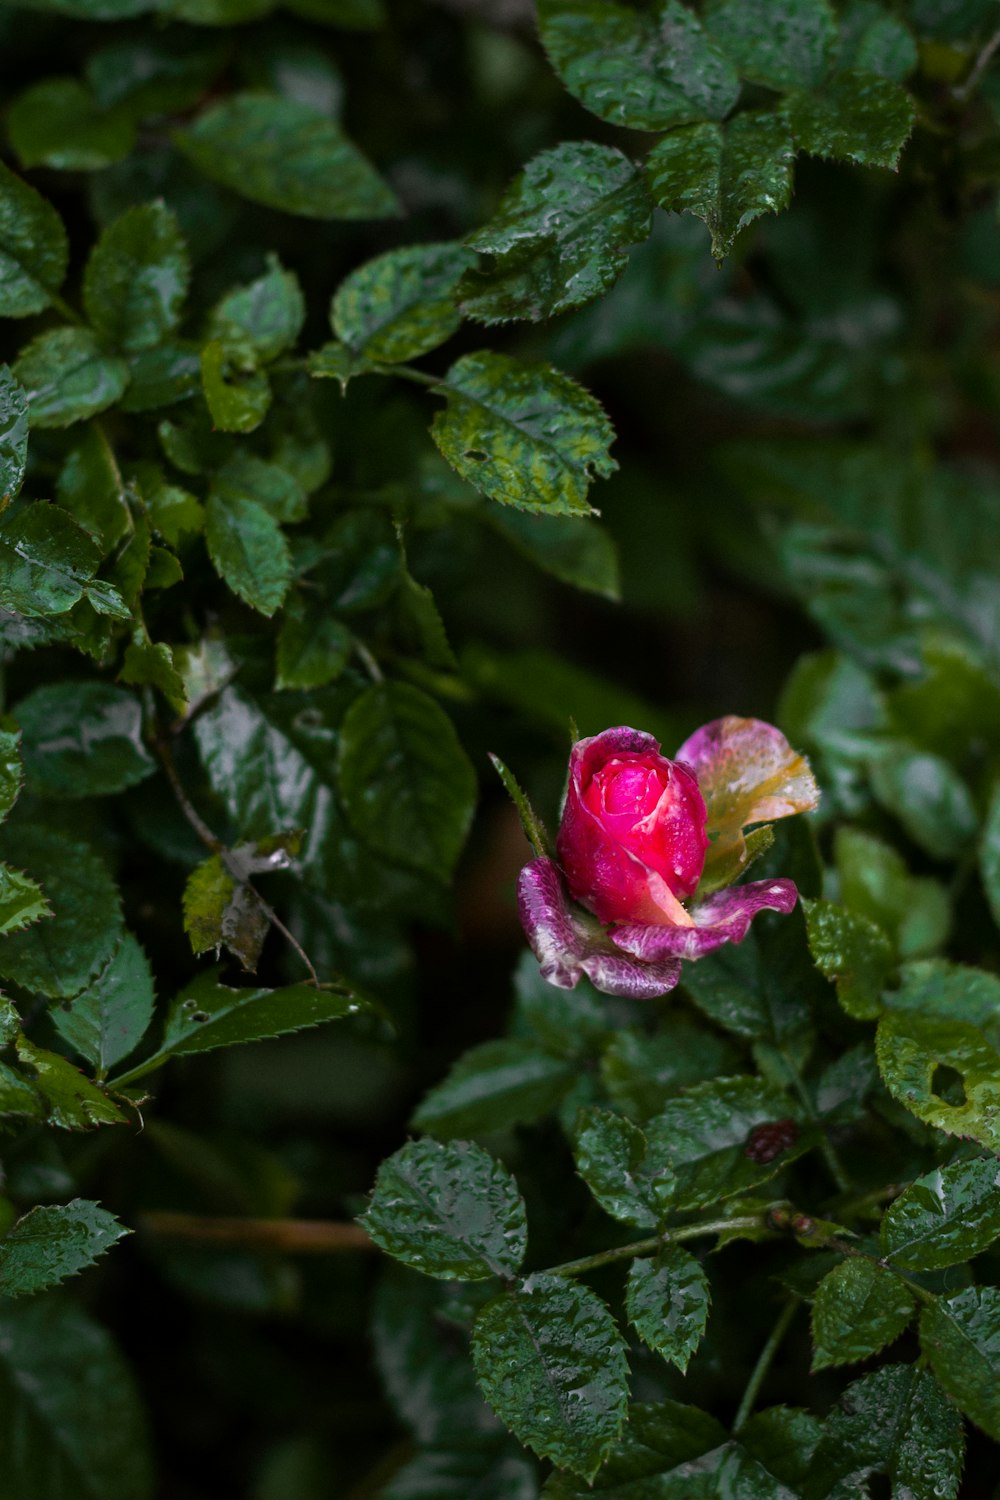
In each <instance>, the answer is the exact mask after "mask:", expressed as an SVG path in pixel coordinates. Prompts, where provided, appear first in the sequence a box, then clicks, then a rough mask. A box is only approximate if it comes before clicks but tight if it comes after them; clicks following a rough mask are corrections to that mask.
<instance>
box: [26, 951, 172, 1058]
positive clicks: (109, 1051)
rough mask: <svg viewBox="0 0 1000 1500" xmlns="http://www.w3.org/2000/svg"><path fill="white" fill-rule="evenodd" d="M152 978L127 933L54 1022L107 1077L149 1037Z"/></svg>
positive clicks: (60, 1008) (54, 1012)
mask: <svg viewBox="0 0 1000 1500" xmlns="http://www.w3.org/2000/svg"><path fill="white" fill-rule="evenodd" d="M154 1002H155V994H154V990H153V974H152V970H151V969H150V966H149V959H148V958H147V957H146V955H145V953H144V952H143V950H142V948H141V947H140V946H139V943H138V942H137V941H136V939H135V938H134V937H133V936H132V934H131V933H130V932H126V934H125V936H124V937H123V938H122V940H121V942H120V943H119V944H118V947H117V948H116V949H115V951H114V953H112V955H111V957H110V958H109V959H108V962H107V963H106V964H105V966H104V968H103V969H101V970H100V971H99V973H97V974H96V975H95V976H94V978H93V979H92V980H91V981H90V983H89V984H88V985H87V988H86V989H85V990H84V991H83V993H82V994H80V995H77V996H76V997H75V999H73V1000H72V1001H71V1002H70V1004H69V1005H68V1006H65V1007H64V1006H59V1005H57V1006H54V1007H53V1009H52V1011H51V1016H52V1020H53V1022H54V1023H55V1026H56V1029H57V1030H58V1031H59V1034H60V1035H61V1036H62V1037H64V1038H65V1039H66V1041H67V1042H69V1044H70V1046H71V1047H73V1048H75V1050H76V1051H77V1052H78V1053H79V1054H80V1056H81V1057H83V1058H84V1059H85V1060H86V1061H87V1062H89V1063H90V1064H91V1065H92V1066H93V1067H94V1068H96V1069H97V1071H98V1074H99V1076H100V1077H102V1078H103V1077H104V1076H106V1074H107V1073H108V1071H109V1069H111V1068H112V1067H114V1065H115V1063H117V1062H121V1060H122V1058H123V1057H127V1056H128V1055H129V1053H130V1052H132V1051H133V1050H134V1048H136V1047H137V1046H138V1045H139V1043H140V1042H141V1041H142V1038H143V1037H144V1036H145V1034H146V1031H147V1029H148V1027H149V1024H150V1022H151V1021H152V1019H153V1006H154Z"/></svg>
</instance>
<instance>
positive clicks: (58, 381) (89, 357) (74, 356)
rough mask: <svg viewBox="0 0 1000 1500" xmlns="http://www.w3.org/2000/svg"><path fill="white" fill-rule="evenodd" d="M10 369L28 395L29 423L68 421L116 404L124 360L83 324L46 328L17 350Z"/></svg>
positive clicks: (124, 377) (60, 424) (125, 382)
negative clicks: (100, 341)
mask: <svg viewBox="0 0 1000 1500" xmlns="http://www.w3.org/2000/svg"><path fill="white" fill-rule="evenodd" d="M14 375H15V377H16V378H17V379H18V380H19V381H20V382H21V384H22V385H23V386H24V389H25V392H26V393H27V397H28V419H29V421H30V423H31V426H32V427H68V426H69V425H70V423H71V422H82V421H84V419H85V418H87V417H93V416H96V414H97V413H98V412H101V411H104V410H105V408H106V407H108V406H112V405H114V403H115V402H116V401H117V400H119V398H120V397H121V396H122V395H123V394H124V391H125V387H126V386H127V385H128V365H127V364H126V363H125V361H124V360H123V359H119V358H118V357H117V356H116V355H112V354H105V353H104V351H103V350H102V348H101V345H100V344H99V342H98V340H97V338H96V337H95V335H94V334H92V333H91V332H90V330H89V329H87V328H50V329H49V330H48V331H47V332H45V333H40V334H39V335H38V337H37V338H35V339H32V341H31V343H30V344H28V345H27V346H26V347H25V348H24V349H22V350H21V353H20V354H19V355H18V359H17V363H16V364H15V365H14Z"/></svg>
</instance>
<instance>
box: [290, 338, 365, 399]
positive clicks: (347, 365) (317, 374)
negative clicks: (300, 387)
mask: <svg viewBox="0 0 1000 1500" xmlns="http://www.w3.org/2000/svg"><path fill="white" fill-rule="evenodd" d="M307 368H308V370H309V374H310V375H311V376H312V378H313V379H314V380H336V381H339V383H340V394H341V395H342V396H343V395H344V393H345V392H346V390H347V387H348V385H349V383H350V382H351V381H352V380H353V379H354V378H355V377H356V376H358V375H370V374H372V373H373V372H375V373H378V371H377V366H376V365H374V364H373V363H372V361H371V360H370V359H368V357H367V355H364V354H355V352H354V350H353V349H349V348H348V346H347V345H346V344H341V343H339V342H338V341H337V340H335V339H334V340H331V342H330V343H329V344H324V345H323V347H322V348H321V349H316V350H314V351H313V353H312V354H310V356H309V358H308V361H307Z"/></svg>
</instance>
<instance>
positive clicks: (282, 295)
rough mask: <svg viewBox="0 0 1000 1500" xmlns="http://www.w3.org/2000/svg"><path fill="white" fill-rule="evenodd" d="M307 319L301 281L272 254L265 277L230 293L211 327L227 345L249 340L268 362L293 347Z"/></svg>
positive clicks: (259, 355)
mask: <svg viewBox="0 0 1000 1500" xmlns="http://www.w3.org/2000/svg"><path fill="white" fill-rule="evenodd" d="M305 317H306V304H305V298H304V297H303V295H302V288H301V286H300V285H299V278H298V277H297V276H296V274H295V272H294V271H286V270H285V268H284V267H283V266H282V264H281V262H280V261H279V259H278V257H277V256H276V255H269V256H268V257H267V270H266V271H265V272H264V274H263V276H258V277H257V279H256V281H251V282H249V283H248V284H247V285H246V286H240V287H236V288H234V289H233V291H231V292H227V293H226V295H225V296H224V297H223V298H222V299H221V301H220V302H218V303H217V304H216V306H215V308H214V309H213V312H212V318H211V327H212V331H213V332H214V334H215V336H216V337H217V338H218V339H220V340H221V341H222V342H223V343H227V342H233V341H239V340H240V339H246V340H248V341H249V342H250V343H251V344H252V345H253V348H254V349H255V351H256V353H257V355H258V357H259V358H260V359H261V360H263V361H264V362H265V363H266V362H268V361H269V360H272V359H276V358H277V357H278V355H279V354H283V353H284V352H285V350H286V349H290V348H291V347H292V345H293V344H294V343H295V341H296V339H297V338H298V336H299V334H300V333H301V332H302V324H303V323H304V322H305Z"/></svg>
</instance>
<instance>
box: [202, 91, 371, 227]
mask: <svg viewBox="0 0 1000 1500" xmlns="http://www.w3.org/2000/svg"><path fill="white" fill-rule="evenodd" d="M175 139H176V141H177V144H178V146H179V147H180V149H181V150H182V151H183V152H184V153H185V155H186V156H188V157H190V159H191V160H192V161H193V162H194V164H195V166H197V167H200V168H201V170H202V171H203V172H205V173H206V175H207V176H209V177H211V178H214V180H215V181H216V182H221V183H222V184H223V186H224V187H228V188H232V189H233V191H234V192H236V193H240V194H242V196H243V197H244V198H250V199H251V200H252V201H253V202H254V203H263V204H265V205H266V206H267V207H268V208H277V209H280V210H281V211H282V212H284V213H289V214H303V215H305V216H306V217H308V218H311V219H384V218H386V217H387V216H391V215H393V214H396V213H398V212H399V205H398V204H397V202H396V198H395V195H394V194H393V192H392V191H391V189H390V188H389V187H388V186H387V185H386V183H385V182H383V180H382V178H381V177H379V175H378V173H377V172H376V171H375V169H374V168H373V167H372V166H371V165H370V164H369V162H368V161H367V160H366V159H365V157H364V156H362V154H361V152H360V151H359V150H358V149H357V147H356V146H354V145H353V144H352V143H351V142H350V141H349V140H348V139H347V137H346V136H345V135H343V134H342V132H341V130H340V127H339V125H337V124H336V123H335V122H334V121H333V120H331V119H329V118H328V117H327V116H326V115H324V114H322V113H321V112H320V111H319V110H316V109H313V108H312V107H311V106H310V105H307V104H301V103H299V102H298V101H297V100H294V99H283V98H281V97H280V96H279V95H277V94H265V93H255V92H247V93H241V94H233V95H231V97H230V98H228V99H225V100H223V102H222V103H220V104H215V105H213V106H212V107H211V108H210V109H207V110H206V111H205V113H204V114H202V115H201V116H200V117H199V118H198V119H197V120H196V121H195V123H194V125H193V126H192V127H191V128H190V129H189V130H186V131H180V132H178V134H177V136H176V137H175Z"/></svg>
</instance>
